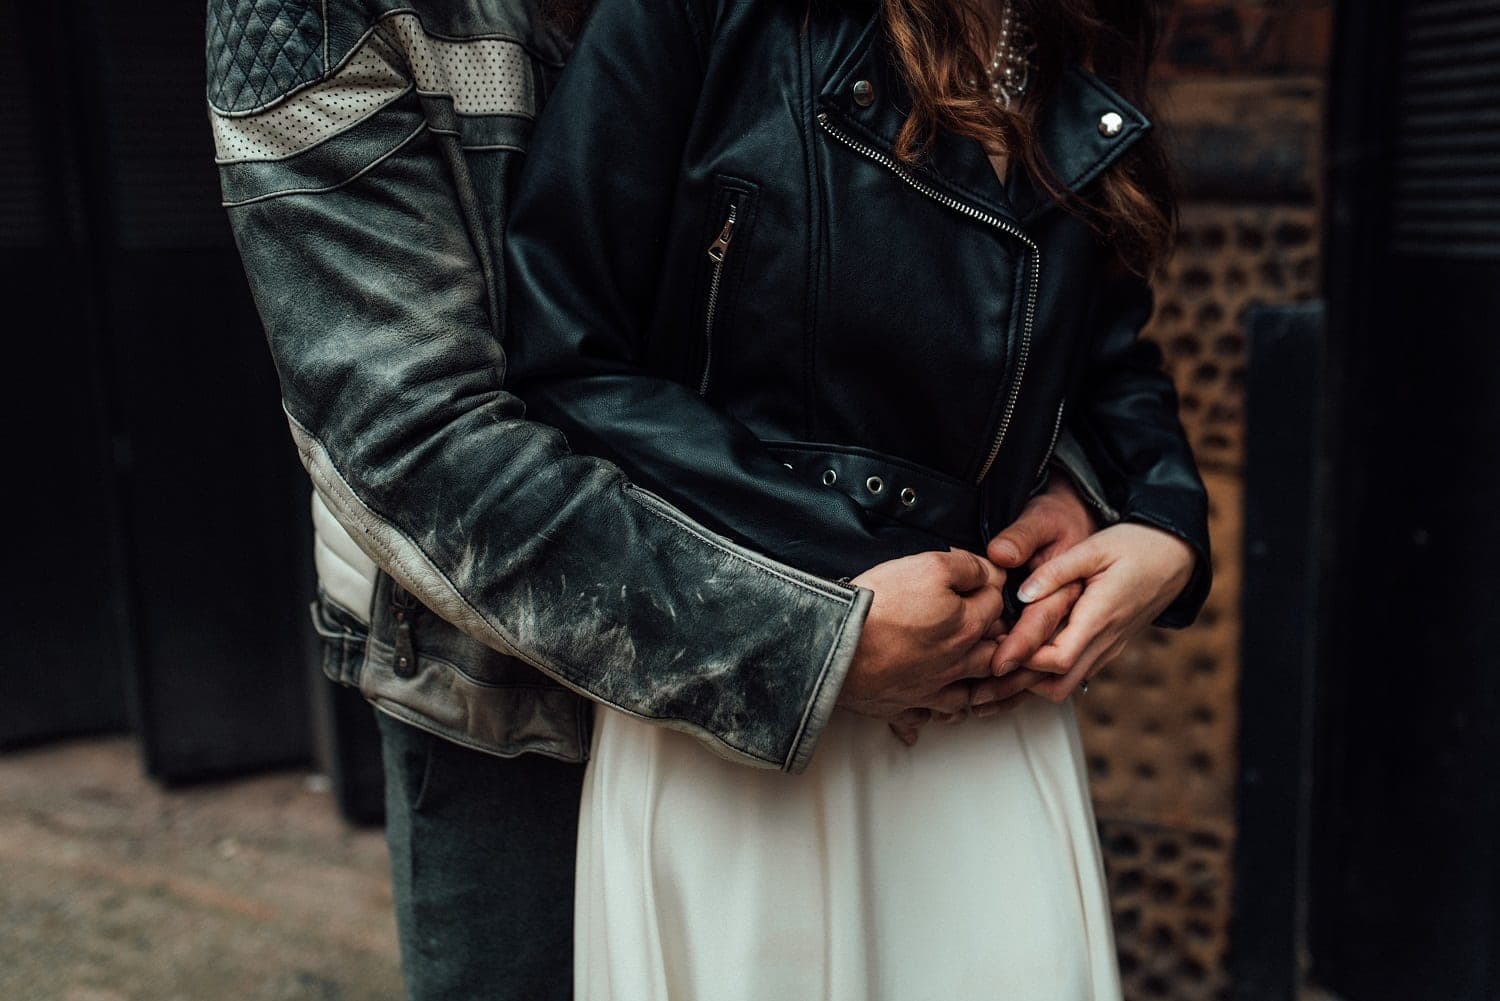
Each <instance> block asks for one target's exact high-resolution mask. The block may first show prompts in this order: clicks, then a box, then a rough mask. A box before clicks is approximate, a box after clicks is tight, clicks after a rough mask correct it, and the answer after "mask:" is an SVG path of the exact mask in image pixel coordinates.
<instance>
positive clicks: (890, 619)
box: [839, 550, 1005, 720]
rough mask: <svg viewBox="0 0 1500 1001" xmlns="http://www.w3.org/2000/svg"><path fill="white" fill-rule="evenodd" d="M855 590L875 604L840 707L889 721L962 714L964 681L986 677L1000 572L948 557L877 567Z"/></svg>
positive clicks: (957, 553)
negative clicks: (918, 713)
mask: <svg viewBox="0 0 1500 1001" xmlns="http://www.w3.org/2000/svg"><path fill="white" fill-rule="evenodd" d="M854 583H855V584H856V585H858V586H860V587H867V588H869V589H870V590H872V591H874V592H875V600H874V601H873V603H872V604H871V605H870V614H869V617H868V618H867V619H866V620H865V627H864V631H863V632H862V633H861V634H860V638H859V646H858V648H857V649H856V650H855V652H854V663H853V664H852V665H851V666H850V668H849V674H848V676H847V677H845V679H844V688H843V691H842V692H841V693H840V695H839V705H840V706H843V707H844V708H845V709H850V710H853V711H854V712H857V713H860V714H862V715H865V716H874V717H876V718H879V719H886V720H889V719H894V718H895V717H896V716H898V715H900V714H901V713H903V712H904V711H906V710H908V709H925V710H937V711H941V712H958V711H961V710H962V709H964V708H966V707H967V706H968V704H969V683H968V679H970V678H984V677H988V676H989V674H990V672H991V667H990V664H991V661H992V660H993V659H994V654H995V649H996V646H995V642H994V640H993V639H991V638H989V637H992V636H994V635H995V634H996V632H997V628H998V624H999V621H1000V613H1001V611H1002V610H1003V609H1004V599H1003V598H1002V597H1001V594H1000V588H1001V587H1002V586H1003V585H1004V583H1005V573H1004V571H1002V570H1000V569H999V568H998V567H996V566H994V565H993V564H992V563H990V562H989V561H988V560H984V559H981V558H980V557H978V556H975V555H974V554H973V553H966V552H963V551H961V550H949V551H948V552H932V553H919V554H917V555H916V556H908V557H905V558H903V559H899V560H891V561H889V562H887V563H882V564H880V565H879V566H877V567H873V568H872V569H870V570H867V571H865V572H864V573H862V574H860V575H859V576H858V577H856V578H854Z"/></svg>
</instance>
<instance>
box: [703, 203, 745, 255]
mask: <svg viewBox="0 0 1500 1001" xmlns="http://www.w3.org/2000/svg"><path fill="white" fill-rule="evenodd" d="M738 214H739V206H738V205H736V204H734V203H733V202H730V203H729V217H728V218H727V219H725V220H724V228H723V229H721V230H719V235H718V236H717V237H716V238H715V239H714V242H713V243H710V244H709V245H708V259H709V260H710V261H713V262H714V263H715V264H723V263H724V255H725V254H727V253H728V252H729V241H730V240H732V239H734V218H735V216H736V215H738Z"/></svg>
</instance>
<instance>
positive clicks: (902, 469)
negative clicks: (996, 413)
mask: <svg viewBox="0 0 1500 1001" xmlns="http://www.w3.org/2000/svg"><path fill="white" fill-rule="evenodd" d="M765 445H766V448H767V449H768V450H769V451H770V452H771V453H772V454H774V455H775V456H776V457H777V458H778V459H780V460H781V461H782V462H783V463H784V464H785V465H786V466H787V468H788V469H790V470H791V471H792V472H793V473H796V474H797V475H799V476H806V477H807V478H808V479H811V480H813V481H815V482H816V483H819V484H821V485H822V486H824V487H827V488H828V489H830V490H840V491H843V493H845V494H846V495H848V496H849V497H851V498H853V499H854V501H855V502H856V503H858V504H859V505H860V506H861V507H863V508H864V509H865V510H866V511H870V512H873V513H875V514H878V515H880V516H882V517H885V518H889V519H891V520H892V521H898V522H901V523H902V524H905V525H911V526H912V527H915V528H919V529H922V530H923V531H926V532H930V533H932V534H933V535H936V536H938V537H940V538H941V539H942V540H944V541H945V542H947V543H948V544H949V545H952V546H957V547H958V548H960V549H967V550H970V551H971V552H976V553H982V552H984V547H985V544H986V543H987V542H988V539H987V538H986V537H985V526H984V517H983V505H982V504H981V502H980V493H979V488H978V487H976V486H974V485H973V484H972V483H965V482H963V481H962V480H956V479H954V478H952V477H950V476H946V475H944V474H942V473H939V472H936V471H935V470H931V469H926V468H924V467H922V466H917V465H914V464H912V463H910V462H907V461H905V460H903V459H897V458H895V457H893V456H889V455H884V454H882V453H880V452H874V451H871V450H869V449H863V448H853V447H847V446H840V445H824V444H808V443H803V442H787V441H768V442H765Z"/></svg>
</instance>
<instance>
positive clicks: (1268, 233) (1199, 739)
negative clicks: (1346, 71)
mask: <svg viewBox="0 0 1500 1001" xmlns="http://www.w3.org/2000/svg"><path fill="white" fill-rule="evenodd" d="M1331 31H1332V2H1331V0H1321V2H1320V0H1284V2H1271V0H1263V2H1255V0H1239V2H1231V0H1176V2H1174V3H1173V4H1172V5H1171V7H1170V11H1169V15H1168V21H1167V31H1166V35H1165V39H1164V44H1163V50H1162V58H1161V60H1160V64H1159V67H1158V73H1157V77H1158V79H1157V85H1156V93H1155V95H1154V96H1155V99H1156V102H1157V106H1158V113H1157V119H1158V123H1159V125H1160V126H1161V127H1162V128H1163V130H1164V132H1165V133H1166V135H1167V138H1168V142H1169V145H1170V147H1171V149H1172V150H1173V151H1174V155H1175V157H1176V160H1177V162H1178V163H1179V165H1180V166H1181V170H1182V182H1183V196H1184V200H1183V204H1182V223H1183V227H1182V242H1181V246H1180V249H1179V250H1178V252H1177V254H1176V256H1175V257H1174V259H1173V260H1172V262H1171V264H1170V265H1169V267H1168V272H1167V274H1166V276H1165V277H1164V278H1163V279H1162V280H1160V281H1159V282H1158V284H1157V311H1156V315H1155V317H1154V318H1153V320H1152V322H1151V325H1150V328H1149V330H1148V332H1147V333H1148V336H1150V337H1151V338H1152V339H1154V340H1155V341H1157V342H1158V343H1159V344H1160V345H1161V347H1162V350H1163V352H1164V353H1165V355H1166V358H1167V364H1168V366H1169V368H1170V370H1171V372H1172V375H1173V378H1174V379H1175V380H1176V383H1177V387H1178V390H1179V392H1180V393H1181V397H1182V415H1183V422H1184V424H1185V425H1186V427H1187V429H1188V433H1189V435H1190V436H1191V438H1192V441H1193V445H1194V448H1195V449H1196V451H1197V455H1198V459H1199V463H1200V465H1201V467H1202V469H1203V473H1204V477H1205V479H1206V481H1207V483H1208V488H1209V493H1210V498H1211V532H1212V536H1213V546H1214V550H1215V553H1214V564H1215V566H1214V570H1215V584H1214V591H1213V595H1212V596H1211V597H1210V599H1209V602H1208V605H1207V607H1206V608H1205V609H1204V612H1203V616H1202V619H1201V620H1200V622H1199V624H1198V625H1196V626H1194V627H1193V628H1192V629H1189V630H1186V631H1182V632H1175V633H1174V632H1161V631H1158V632H1152V633H1150V634H1148V635H1147V636H1146V637H1144V638H1143V639H1142V640H1140V641H1138V642H1137V643H1135V644H1134V645H1133V646H1132V647H1131V648H1130V649H1129V650H1127V651H1126V652H1125V654H1124V655H1122V656H1121V658H1120V659H1119V660H1118V661H1116V662H1115V664H1114V665H1112V666H1111V667H1110V668H1109V669H1108V670H1106V671H1105V672H1104V673H1103V674H1102V675H1101V676H1100V678H1099V680H1098V682H1097V683H1096V684H1093V685H1092V686H1091V688H1090V690H1089V693H1088V694H1087V695H1086V696H1082V697H1081V698H1079V699H1078V706H1079V710H1080V723H1081V725H1082V727H1083V735H1084V743H1085V746H1086V747H1087V749H1088V753H1089V763H1090V770H1091V774H1092V778H1093V787H1094V796H1095V805H1096V809H1097V812H1098V816H1099V823H1100V832H1101V836H1102V838H1103V840H1104V846H1105V854H1106V865H1107V867H1108V869H1109V873H1110V882H1111V888H1112V894H1113V902H1114V909H1115V921H1116V935H1117V939H1118V943H1119V949H1120V962H1121V968H1122V970H1123V972H1124V975H1125V983H1126V997H1127V998H1128V999H1130V1001H1159V999H1174V1001H1200V999H1212V998H1224V997H1227V996H1228V992H1229V979H1228V972H1227V960H1228V956H1229V949H1230V948H1231V945H1232V943H1231V942H1230V939H1229V926H1230V917H1231V914H1232V909H1233V890H1234V887H1233V886H1232V880H1231V874H1232V865H1231V859H1232V852H1233V849H1234V837H1235V831H1234V783H1235V771H1236V763H1235V739H1236V722H1237V718H1236V691H1237V682H1238V673H1239V658H1238V647H1239V635H1240V628H1241V622H1240V608H1239V598H1240V536H1241V526H1242V521H1243V519H1242V512H1241V503H1240V499H1241V493H1242V489H1241V488H1242V482H1243V472H1244V449H1243V439H1244V435H1243V426H1244V384H1245V362H1246V358H1245V338H1244V322H1243V321H1244V315H1245V310H1246V309H1247V307H1249V306H1250V305H1251V304H1253V303H1258V302H1259V303H1285V302H1294V301H1301V300H1305V299H1308V298H1311V297H1314V296H1316V295H1317V294H1318V291H1319V281H1320V275H1319V265H1320V248H1319V245H1318V240H1319V223H1318V212H1319V179H1320V172H1321V164H1320V162H1319V157H1320V153H1321V146H1322V118H1323V95H1324V87H1325V77H1326V71H1327V66H1328V59H1329V41H1330V35H1331Z"/></svg>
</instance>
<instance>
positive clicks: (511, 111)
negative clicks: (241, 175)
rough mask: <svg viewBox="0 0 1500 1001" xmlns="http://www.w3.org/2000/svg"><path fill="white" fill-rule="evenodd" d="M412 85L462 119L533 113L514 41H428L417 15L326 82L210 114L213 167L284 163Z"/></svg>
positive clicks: (373, 35) (372, 37) (397, 19)
mask: <svg viewBox="0 0 1500 1001" xmlns="http://www.w3.org/2000/svg"><path fill="white" fill-rule="evenodd" d="M413 86H415V87H416V88H417V90H418V91H419V92H420V93H422V94H427V95H433V96H440V97H447V98H450V99H451V100H452V101H453V107H454V110H455V111H457V112H458V113H459V114H461V115H519V116H524V117H530V116H531V115H532V114H534V113H535V110H536V85H535V81H534V80H533V77H532V72H531V60H530V58H529V57H528V56H527V54H526V50H525V49H524V48H522V47H521V45H520V43H518V42H513V41H509V40H507V39H499V38H476V39H469V40H457V39H449V38H438V37H435V36H433V35H429V34H428V33H427V32H426V31H424V30H423V28H422V22H421V20H420V19H418V17H417V16H416V15H415V14H396V15H394V16H391V17H388V18H386V19H385V20H384V21H382V22H380V24H379V25H377V26H376V28H375V29H374V30H372V31H371V32H370V33H369V34H368V35H366V36H365V37H364V39H363V40H362V41H361V42H360V44H359V45H358V46H357V47H356V48H355V50H354V51H353V52H352V53H351V54H350V55H349V57H348V58H347V59H346V61H345V62H344V64H343V66H341V67H340V68H339V70H338V71H337V72H336V73H334V74H333V75H332V76H330V77H328V79H326V80H324V81H322V82H321V83H318V84H315V85H313V86H311V87H308V88H306V89H304V90H300V91H298V92H297V93H295V94H293V95H292V96H291V97H290V98H288V99H287V100H285V101H283V102H281V103H280V104H277V105H275V106H273V107H270V108H267V109H264V110H261V111H258V112H255V113H253V114H249V115H227V114H224V113H222V112H220V111H217V110H215V109H213V108H210V109H209V118H210V120H211V121H212V123H213V131H214V153H215V158H216V160H217V162H218V163H221V164H223V163H243V162H246V161H252V160H284V159H286V158H287V157H291V156H295V155H297V154H298V153H301V152H303V151H305V150H308V149H311V148H312V147H314V146H316V145H317V144H318V143H320V142H323V141H324V140H327V139H330V138H332V137H333V136H336V135H338V134H339V133H340V132H343V131H345V130H347V129H349V128H351V127H352V126H354V125H357V124H359V123H360V122H362V121H364V120H365V119H366V118H368V117H370V116H371V115H373V114H374V113H375V112H377V111H379V110H380V109H381V108H383V107H385V106H386V105H388V104H390V103H391V102H392V101H394V100H396V99H397V98H398V97H400V96H401V95H402V94H405V93H406V92H407V91H408V90H409V89H411V87H413Z"/></svg>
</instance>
